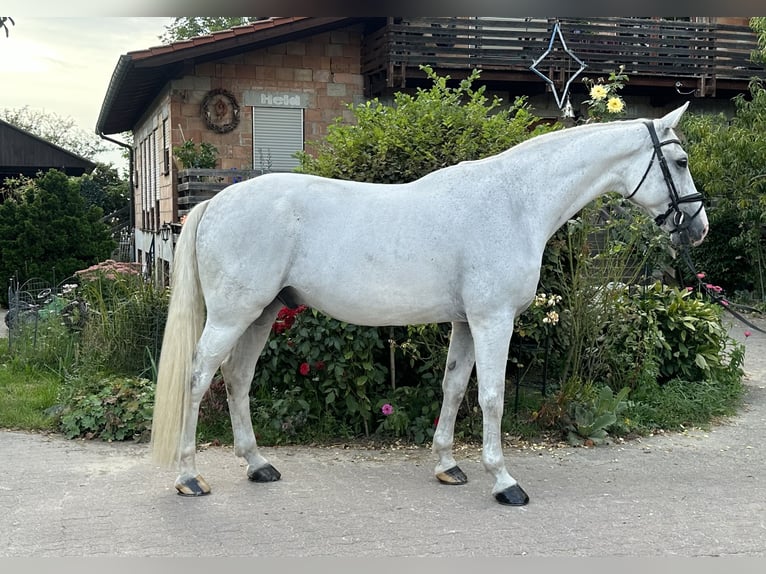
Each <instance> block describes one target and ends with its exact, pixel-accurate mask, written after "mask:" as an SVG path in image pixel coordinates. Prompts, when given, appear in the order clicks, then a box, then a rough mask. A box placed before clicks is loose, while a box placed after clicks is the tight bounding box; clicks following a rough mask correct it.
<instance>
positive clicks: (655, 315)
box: [637, 283, 737, 383]
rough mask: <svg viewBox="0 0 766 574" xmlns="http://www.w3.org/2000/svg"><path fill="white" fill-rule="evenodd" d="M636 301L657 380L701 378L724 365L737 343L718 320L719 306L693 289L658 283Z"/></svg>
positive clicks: (715, 371) (726, 366) (713, 372)
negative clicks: (651, 346) (657, 372)
mask: <svg viewBox="0 0 766 574" xmlns="http://www.w3.org/2000/svg"><path fill="white" fill-rule="evenodd" d="M637 302H638V306H639V309H640V317H641V318H642V319H643V320H644V321H645V323H643V324H641V325H640V326H639V327H640V328H641V329H643V330H644V332H645V333H646V336H647V338H648V340H650V341H653V342H654V348H653V350H652V351H653V353H652V354H653V356H654V358H655V360H656V361H657V362H658V366H659V379H658V380H659V382H660V383H663V382H666V381H670V380H672V379H675V378H680V379H683V380H687V381H697V380H705V379H708V378H710V377H711V376H715V375H716V374H717V373H718V372H720V371H721V370H724V371H725V370H727V369H728V367H729V364H728V362H729V359H730V355H731V351H732V349H733V348H736V345H737V344H736V343H735V342H734V340H732V339H730V338H729V336H728V333H727V331H726V329H725V328H724V326H723V325H722V324H721V313H722V307H720V306H718V305H715V304H711V303H710V302H708V301H706V300H704V299H703V298H702V297H700V296H698V295H697V294H695V293H694V292H693V291H690V290H687V289H683V290H679V289H676V288H670V287H667V286H663V285H661V284H660V283H656V284H655V285H653V286H652V287H650V288H649V291H648V293H647V294H646V296H645V297H641V298H639V299H638V301H637Z"/></svg>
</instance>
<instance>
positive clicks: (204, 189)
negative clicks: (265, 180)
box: [176, 169, 263, 219]
mask: <svg viewBox="0 0 766 574" xmlns="http://www.w3.org/2000/svg"><path fill="white" fill-rule="evenodd" d="M262 174H263V170H260V169H182V170H180V171H179V172H178V181H177V184H176V190H177V192H178V194H177V198H178V199H177V210H178V214H177V215H178V219H180V218H181V217H183V216H184V215H186V214H187V213H189V212H190V211H191V210H192V208H193V207H194V206H195V205H197V204H198V203H202V202H203V201H205V200H207V199H210V198H212V197H213V196H214V195H215V194H216V193H218V192H219V191H221V190H222V189H224V188H225V187H228V186H230V185H231V184H233V183H237V182H239V181H244V180H246V179H251V178H253V177H256V176H259V175H262Z"/></svg>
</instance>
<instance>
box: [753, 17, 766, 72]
mask: <svg viewBox="0 0 766 574" xmlns="http://www.w3.org/2000/svg"><path fill="white" fill-rule="evenodd" d="M750 27H751V28H752V29H753V30H755V32H756V33H757V34H758V50H755V51H753V53H752V55H751V59H752V60H753V61H755V62H766V17H764V16H755V17H753V18H750Z"/></svg>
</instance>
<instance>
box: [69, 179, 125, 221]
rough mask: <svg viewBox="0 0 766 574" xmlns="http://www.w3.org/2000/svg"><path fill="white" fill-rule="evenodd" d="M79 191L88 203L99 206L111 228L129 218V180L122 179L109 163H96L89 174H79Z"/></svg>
mask: <svg viewBox="0 0 766 574" xmlns="http://www.w3.org/2000/svg"><path fill="white" fill-rule="evenodd" d="M79 180H80V193H81V194H82V195H83V197H84V198H85V200H86V201H87V202H88V204H89V205H95V206H97V207H100V208H101V211H103V213H104V215H105V216H107V217H108V218H109V219H108V221H107V223H108V224H109V226H110V227H111V228H112V229H115V228H117V227H119V226H121V225H126V224H128V222H129V220H130V213H129V211H128V210H129V209H130V206H129V203H130V182H128V181H127V180H125V179H122V178H121V177H120V176H119V174H118V173H117V170H116V169H115V168H114V167H112V166H111V165H105V164H98V165H96V169H94V170H93V171H92V172H91V173H89V174H87V173H86V174H84V175H82V176H80V178H79Z"/></svg>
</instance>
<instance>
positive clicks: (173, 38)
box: [159, 16, 263, 44]
mask: <svg viewBox="0 0 766 574" xmlns="http://www.w3.org/2000/svg"><path fill="white" fill-rule="evenodd" d="M262 19H263V17H262V16H261V17H255V16H215V17H213V16H183V17H177V18H173V23H172V24H170V25H168V26H165V33H164V34H162V36H159V38H160V40H162V43H163V44H172V43H173V42H179V41H181V40H188V39H189V38H194V37H195V36H205V35H207V34H210V33H211V32H217V31H220V30H228V29H229V28H233V27H234V26H243V25H245V24H250V23H252V22H255V21H257V20H262Z"/></svg>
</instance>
